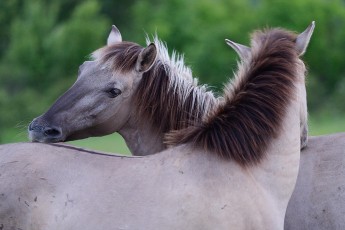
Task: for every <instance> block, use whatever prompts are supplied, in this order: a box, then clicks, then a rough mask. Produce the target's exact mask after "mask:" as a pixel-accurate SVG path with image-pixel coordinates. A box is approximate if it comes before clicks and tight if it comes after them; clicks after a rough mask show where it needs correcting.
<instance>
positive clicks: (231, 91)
mask: <svg viewBox="0 0 345 230" xmlns="http://www.w3.org/2000/svg"><path fill="white" fill-rule="evenodd" d="M296 38H297V35H295V34H293V33H291V32H288V31H284V30H282V29H271V30H264V31H257V32H255V33H254V34H253V35H252V40H251V41H252V42H251V55H250V57H249V58H248V59H247V60H243V61H242V62H241V63H239V64H238V65H239V67H238V72H237V73H236V75H235V79H234V80H233V81H230V82H229V84H228V85H227V86H226V87H225V89H224V95H225V100H224V103H222V104H219V105H218V106H217V108H216V109H215V110H214V112H213V113H212V114H209V115H208V116H207V117H206V119H205V120H204V121H203V122H201V123H199V124H198V125H194V126H190V127H187V128H185V129H183V130H179V131H173V132H171V133H169V134H167V135H166V144H168V145H178V144H184V143H190V144H192V145H193V146H194V147H199V148H203V149H206V150H207V151H210V152H213V153H216V154H218V155H219V156H221V157H223V158H226V159H229V160H234V161H235V162H237V163H238V164H240V165H241V166H249V165H255V164H257V163H259V162H260V161H261V160H262V159H263V158H264V157H265V151H266V150H267V148H268V145H269V144H270V142H271V140H272V139H273V138H275V137H277V136H278V134H279V133H280V131H281V128H282V127H281V126H282V121H283V118H284V116H285V114H286V111H287V106H288V105H289V103H290V101H291V99H292V97H294V92H295V85H294V83H295V82H296V79H297V74H296V73H297V69H296V68H297V65H298V55H297V51H296V49H295V40H296Z"/></svg>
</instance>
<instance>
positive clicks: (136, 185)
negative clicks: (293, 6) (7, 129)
mask: <svg viewBox="0 0 345 230" xmlns="http://www.w3.org/2000/svg"><path fill="white" fill-rule="evenodd" d="M261 40H267V42H264V43H261V42H257V41H261ZM302 40H303V41H304V42H302ZM296 41H298V42H296ZM305 41H306V37H305V36H297V35H295V34H293V33H290V32H286V31H283V30H278V29H276V30H274V29H273V30H269V31H264V32H262V33H256V35H255V36H254V37H253V42H252V43H253V48H252V52H253V53H254V54H255V55H253V59H252V60H251V61H250V62H249V63H244V64H243V65H242V66H240V69H241V68H242V71H240V73H241V74H239V77H243V78H244V79H245V80H243V81H239V85H238V86H237V87H235V88H237V89H238V90H239V91H240V93H241V94H242V95H243V96H241V97H240V99H239V100H235V101H232V100H228V99H229V98H226V100H224V102H223V103H222V104H221V105H220V107H219V108H218V109H217V110H216V111H218V112H221V111H223V112H226V111H227V110H228V109H227V108H232V106H235V105H236V106H235V107H236V108H238V109H237V110H236V109H234V110H231V109H230V110H231V112H232V113H234V114H239V112H240V111H241V110H242V107H241V106H242V105H243V106H248V104H246V102H247V103H250V102H251V101H257V100H261V102H262V104H260V107H261V108H263V109H268V108H269V107H270V106H271V105H272V104H271V103H272V102H274V101H275V102H279V103H278V104H279V105H280V106H279V108H280V109H281V110H274V109H271V110H268V111H269V113H265V112H267V111H262V110H261V112H264V113H262V114H261V115H262V116H259V119H257V118H256V117H254V116H244V117H242V118H241V116H235V117H236V118H237V121H238V122H239V123H240V124H254V123H255V122H259V123H258V124H260V125H263V124H266V125H268V126H269V127H270V131H269V132H268V133H266V132H264V130H262V132H259V133H263V134H267V135H263V139H262V140H261V141H262V143H264V145H265V147H260V148H257V147H256V144H257V142H254V141H253V142H248V143H247V145H246V146H245V145H243V144H242V145H239V146H240V147H239V148H236V147H235V150H234V151H233V152H231V153H230V155H228V156H225V158H226V159H224V157H220V155H221V153H222V152H221V151H222V150H221V151H218V150H219V149H217V148H212V147H211V148H207V149H205V148H200V145H199V144H200V143H199V142H198V140H197V141H193V143H189V142H188V141H187V142H186V143H184V144H179V145H177V146H175V147H172V148H169V149H167V150H165V151H163V152H162V153H161V154H154V155H150V156H146V157H142V158H124V157H121V158H119V157H114V158H113V159H106V160H107V162H108V164H110V165H109V166H107V165H103V164H98V163H97V162H93V161H87V162H88V163H85V162H84V163H85V165H84V166H85V167H84V168H83V167H81V168H80V166H78V164H83V163H81V162H80V161H79V160H78V159H76V155H75V154H73V153H71V152H69V154H70V155H72V156H71V157H68V159H67V158H66V159H65V160H67V161H66V162H68V164H64V167H63V168H61V162H57V161H58V160H57V158H60V157H57V158H55V157H54V156H56V155H64V156H65V155H66V152H65V151H59V152H60V153H58V154H56V152H55V153H54V154H49V153H48V154H40V153H39V152H34V149H31V150H32V151H33V153H32V154H31V156H32V157H29V156H27V157H25V158H27V160H28V161H27V162H25V161H26V160H25V159H22V160H21V161H19V158H20V157H23V156H19V155H20V154H6V155H5V157H6V158H7V160H9V161H7V160H6V161H4V164H3V165H8V163H10V164H12V165H11V167H12V168H13V165H15V164H16V163H17V162H20V163H23V162H24V163H25V165H24V166H26V165H27V166H26V167H24V169H23V170H21V171H20V170H16V171H15V172H18V174H16V175H15V176H14V177H18V176H19V177H20V176H21V175H25V182H28V184H29V185H30V184H31V185H32V184H34V183H30V182H29V181H30V178H31V179H33V178H37V175H39V178H43V179H42V180H43V181H47V183H43V184H44V185H43V184H42V186H39V188H38V189H35V188H32V187H31V188H29V189H28V190H34V193H35V197H34V199H33V200H34V202H37V203H36V205H35V206H34V207H41V208H37V209H34V210H31V211H29V214H28V211H27V210H23V209H21V208H20V207H13V206H11V205H14V206H18V205H19V204H18V203H13V202H9V204H10V205H9V206H10V207H7V210H5V212H4V213H5V214H4V215H1V216H2V217H3V220H7V222H6V224H8V223H13V221H14V222H15V223H19V224H18V225H17V226H19V225H26V226H34V227H35V229H40V228H49V229H54V227H56V226H58V228H63V229H69V228H71V226H73V228H83V229H94V228H109V227H112V228H113V226H114V224H116V225H117V226H119V227H118V228H119V229H121V228H130V229H138V228H142V227H143V226H145V228H153V229H156V228H159V227H160V228H162V226H164V228H165V229H176V228H188V229H203V228H204V229H209V228H211V227H212V228H217V229H229V228H234V229H252V228H256V229H267V228H273V229H282V228H283V223H284V215H285V210H286V206H287V202H288V200H289V198H290V196H291V193H292V190H293V187H294V184H295V181H296V177H297V171H298V165H299V152H300V125H299V121H300V117H299V112H300V107H301V105H300V103H301V100H305V98H301V97H300V92H301V91H302V89H303V87H304V66H303V65H301V63H300V59H299V56H298V55H299V51H298V50H299V49H300V47H299V46H300V44H303V46H306V45H307V42H305ZM108 42H109V39H108ZM272 43H274V44H275V48H274V49H269V50H268V49H267V44H271V45H272ZM130 44H132V43H130ZM130 44H128V43H126V44H125V47H127V48H128V45H130ZM121 45H124V43H123V42H121V43H120V44H114V45H113V47H112V48H113V49H112V50H113V51H114V50H115V48H118V47H119V46H121ZM107 48H108V47H106V48H105V50H108V49H107ZM139 50H140V51H139V52H136V55H134V58H133V55H132V58H130V59H129V60H130V61H131V62H130V65H121V63H118V62H114V61H113V62H111V65H109V63H108V65H107V61H104V60H109V59H110V58H112V57H114V56H116V54H118V53H117V52H111V53H107V52H102V51H104V49H103V50H101V51H100V52H96V53H95V56H96V58H95V59H96V60H95V62H94V63H92V64H93V65H92V66H93V67H96V66H97V67H98V68H96V69H92V68H91V69H90V68H89V69H88V70H87V71H90V72H93V73H95V72H97V71H103V72H114V70H113V71H111V69H114V68H115V69H116V73H117V75H116V77H119V76H120V77H122V78H120V79H115V76H114V75H113V74H109V75H108V77H109V76H110V77H111V78H112V79H111V80H112V81H111V84H110V85H109V84H107V86H108V88H106V89H105V88H103V87H102V86H103V85H102V84H101V83H100V82H99V81H97V83H98V84H97V89H98V91H97V93H96V94H91V96H90V97H87V98H88V99H87V100H86V101H87V102H88V101H91V100H92V97H95V96H99V95H103V97H102V96H101V99H99V100H107V97H106V96H105V95H107V96H108V97H109V98H110V97H113V99H114V98H115V99H116V98H117V97H118V96H119V95H123V96H122V98H124V99H125V100H127V101H128V98H129V97H130V96H131V93H135V92H133V91H135V90H133V88H131V87H130V86H132V85H133V84H134V83H137V82H136V81H138V79H131V78H130V77H128V75H132V76H133V75H135V76H138V73H142V72H143V71H145V70H146V71H147V72H150V70H149V69H151V67H152V63H153V59H155V56H156V55H155V54H156V52H155V50H156V49H155V46H154V45H149V46H148V47H146V48H141V49H139ZM124 51H125V52H122V54H128V53H130V50H128V49H125V50H124ZM102 54H108V55H105V56H103V55H102ZM98 55H100V56H98ZM97 57H98V58H97ZM99 57H101V59H102V60H103V62H102V61H99V60H98V61H97V59H99ZM269 57H270V58H269ZM272 57H275V58H272ZM277 57H279V58H277ZM258 58H260V59H261V58H262V60H264V61H263V62H257V61H258ZM254 63H260V64H254ZM102 64H103V65H102ZM122 64H123V63H122ZM127 64H128V63H127ZM92 66H91V67H92ZM118 67H122V69H121V70H119V68H118ZM247 67H252V68H254V69H255V71H253V69H252V68H249V69H246V68H247ZM129 69H131V70H130V71H129ZM125 70H127V71H125ZM280 71H282V72H280ZM90 72H89V73H90ZM125 73H127V78H124V75H125ZM80 77H81V76H79V78H80ZM97 80H98V79H97ZM101 80H102V79H101ZM103 80H104V79H103ZM272 81H273V82H274V83H273V84H270V83H272ZM279 82H280V83H281V84H278V83H279ZM84 83H85V82H84ZM108 83H109V82H108ZM242 83H243V84H242ZM254 83H255V84H258V87H248V86H253V85H255V84H254ZM78 84H83V81H79V82H78V80H77V82H76V83H75V85H78ZM276 84H278V85H279V86H281V87H277V85H276ZM114 86H115V87H114ZM72 88H73V87H72ZM264 88H266V89H265V90H264ZM255 91H256V92H257V93H259V92H265V91H266V93H267V95H266V96H265V97H264V98H261V97H258V95H257V94H255V93H254V92H255ZM66 94H68V92H67V93H66ZM66 94H65V95H66ZM259 95H261V94H260V93H259ZM277 95H285V96H284V97H279V96H278V97H277ZM69 96H72V100H73V101H75V102H78V101H77V99H78V98H80V96H82V97H86V96H85V95H80V94H78V93H73V92H71V91H70V92H69ZM65 99H67V97H65ZM271 99H272V100H271ZM58 101H59V100H58ZM265 102H266V103H269V104H270V106H267V104H265ZM118 103H119V102H116V101H115V102H113V104H118ZM75 104H76V106H78V103H75ZM108 105H109V106H112V105H111V103H109V104H108ZM58 107H60V108H63V107H64V105H63V103H60V104H59V106H58ZM113 107H114V106H113ZM65 108H67V107H65ZM150 109H151V111H156V108H150ZM249 109H253V108H252V107H250V106H249ZM258 109H259V110H260V108H258ZM49 111H50V114H53V112H52V111H51V110H48V112H47V113H49ZM55 111H57V109H56V110H55ZM118 111H119V113H118V114H120V115H121V116H125V115H124V114H125V112H126V111H124V110H121V109H118ZM247 112H248V111H247ZM271 112H272V113H273V114H272V113H271ZM47 113H46V114H45V115H47ZM85 113H86V112H85ZM223 115H224V114H223ZM97 116H98V117H101V116H102V119H103V120H109V119H111V117H109V115H107V114H105V115H100V114H97V111H95V110H93V111H91V112H90V113H89V118H88V119H86V120H83V123H84V124H91V123H92V122H91V120H92V118H93V117H97ZM267 116H272V117H273V119H271V120H269V119H267ZM43 117H44V118H45V122H46V123H45V124H44V125H43V123H40V120H39V119H38V120H35V121H34V122H33V124H32V125H30V126H31V127H30V130H31V131H33V132H32V133H31V134H30V135H31V137H32V139H33V140H35V141H40V140H42V139H41V138H42V136H49V138H51V139H52V140H54V139H59V138H66V139H67V136H63V132H62V128H61V127H59V126H57V125H58V124H57V123H55V124H54V126H53V125H52V124H49V123H47V120H48V119H47V116H43ZM250 119H252V120H250ZM42 120H43V119H42ZM215 120H216V121H217V119H216V118H215V117H214V116H211V115H209V116H208V118H207V120H206V121H207V124H208V126H207V128H208V129H210V130H213V131H212V132H211V133H208V132H203V133H204V134H205V135H206V136H207V135H209V134H211V137H213V135H214V134H215V133H214V131H215V130H217V127H218V126H217V125H220V124H221V122H220V123H219V122H215V123H213V122H212V121H215ZM244 120H246V121H244ZM62 121H63V120H62ZM268 121H270V122H271V123H267V122H268ZM224 122H225V123H226V122H229V121H227V120H225V121H224ZM231 122H232V121H230V123H231ZM76 123H77V122H76ZM210 123H213V124H214V125H210ZM78 125H80V124H75V125H74V126H73V127H78ZM91 125H92V124H91ZM91 125H90V126H91ZM93 125H95V126H97V127H98V128H99V127H100V126H102V123H99V124H93ZM90 126H89V128H90ZM73 127H72V128H73ZM188 127H189V126H188ZM193 127H196V128H198V127H199V126H193ZM235 127H236V128H241V127H242V126H235ZM260 127H261V126H260ZM260 127H254V128H253V129H237V130H232V129H229V130H227V131H226V130H225V129H223V130H222V131H224V132H227V135H228V136H229V137H231V136H232V137H234V136H236V135H234V134H232V132H234V133H236V134H239V135H240V137H245V136H246V135H251V134H253V132H256V131H258V129H260ZM113 128H114V127H108V130H110V129H113ZM94 130H95V131H93V130H91V129H87V131H88V132H89V133H90V134H97V133H98V132H97V130H98V129H97V128H96V129H94ZM244 132H248V133H246V134H244ZM215 135H217V134H215ZM78 136H79V137H80V136H82V134H81V133H80V132H75V133H74V134H72V135H71V136H70V137H68V138H70V139H72V138H74V137H78ZM228 141H229V142H232V141H234V140H233V139H229V140H228ZM258 141H259V142H260V140H258ZM210 142H214V143H209V144H210V145H209V146H208V147H210V146H217V144H218V143H219V142H218V141H217V140H216V139H212V138H211V139H210ZM233 144H236V143H233ZM36 145H37V144H36ZM234 146H235V145H234ZM287 146H289V148H287ZM50 147H51V146H50ZM237 147H238V146H237ZM241 148H242V149H241ZM241 150H246V151H248V152H249V153H252V151H253V150H256V151H257V152H255V156H254V157H252V158H247V159H245V160H241V157H239V155H238V154H239V153H240V152H239V151H241ZM47 151H48V152H49V151H53V150H52V149H51V150H49V149H48V150H47ZM243 154H244V156H246V157H247V156H248V153H245V152H244V153H243ZM64 156H61V158H62V159H63V158H64ZM5 157H4V158H5ZM11 157H12V159H9V158H11ZM17 157H19V158H17ZM16 159H17V160H16ZM33 159H40V160H39V161H37V162H32V163H30V162H31V161H33ZM73 159H74V160H73ZM46 160H47V161H46ZM43 161H44V162H56V163H57V164H52V165H47V164H42V162H43ZM11 162H12V163H11ZM22 166H23V165H20V166H19V168H22ZM89 167H91V168H93V169H91V170H90V173H91V174H90V173H87V172H86V171H88V168H89ZM104 167H109V170H108V171H107V170H106V171H107V172H108V173H109V174H107V172H106V171H104ZM3 168H4V167H3ZM7 168H8V167H7ZM26 169H27V170H26ZM23 171H24V174H21V173H22V172H23ZM52 172H53V173H52ZM54 172H55V173H54ZM130 172H132V175H133V172H135V175H133V177H131V180H128V179H127V178H124V177H123V176H124V175H126V176H128V175H130V174H129V173H130ZM57 174H58V175H57ZM176 174H177V175H180V177H179V178H176V177H172V175H175V176H176ZM12 175H13V174H12ZM104 175H105V177H104ZM47 178H48V179H47ZM61 178H63V180H64V181H63V182H64V183H63V184H61V183H60V184H59V183H58V182H59V181H60V182H61ZM102 178H103V179H104V178H107V179H106V182H105V181H104V180H103V181H102V180H101V179H102ZM132 178H133V180H132ZM79 179H80V181H84V180H86V181H88V183H86V184H84V183H78V180H79ZM110 180H111V181H110ZM91 182H92V183H91ZM22 184H23V183H19V182H18V183H10V184H9V185H6V186H4V188H6V191H4V190H3V191H2V193H3V194H5V195H6V200H11V199H13V198H15V199H18V192H19V193H20V191H28V190H27V189H24V190H21V189H18V188H15V186H20V187H21V188H23V187H25V185H24V186H21V185H22ZM24 184H25V183H24ZM110 184H111V185H112V186H110V187H108V188H107V186H109V185H110ZM43 187H44V188H43ZM211 187H212V188H213V189H212V191H211V190H210V188H211ZM80 189H83V190H85V191H87V193H86V194H82V195H80ZM19 190H20V191H19ZM38 190H39V191H38ZM133 190H136V191H137V193H139V194H140V195H138V196H135V195H134V196H133V194H130V191H133ZM10 191H15V192H10ZM61 191H68V193H66V194H65V196H60V195H61V193H60V192H61ZM24 193H25V192H24ZM28 193H30V191H28ZM52 193H53V194H52ZM92 194H93V195H97V197H96V199H97V200H95V199H90V198H91V197H93V195H92ZM5 195H4V196H5ZM36 196H37V197H36ZM38 196H43V198H42V199H39V198H38ZM71 197H73V198H74V199H72V198H71ZM109 197H111V198H112V199H111V200H112V201H113V202H114V203H112V204H116V205H115V206H113V205H112V204H109V203H108V205H103V204H105V203H106V202H107V200H108V201H109ZM215 197H217V199H216V200H215V199H214V198H215ZM55 198H56V199H55ZM75 199H77V200H75ZM39 201H40V203H38V202H39ZM85 201H88V202H85ZM24 203H25V202H24ZM26 203H28V202H26ZM69 204H70V206H69V207H71V206H72V209H73V210H71V209H69V210H68V211H66V210H62V209H64V208H65V207H67V206H68V205H69ZM100 204H101V205H100ZM219 204H222V206H221V207H220V208H219ZM25 205H26V204H25ZM88 207H89V208H88ZM90 207H96V208H95V209H97V211H96V210H95V209H91V210H90ZM43 209H44V210H43ZM13 210H15V211H18V212H20V214H22V215H16V214H13V213H12V214H7V216H6V213H11V212H10V211H13ZM15 211H13V212H15ZM64 211H66V212H64ZM95 212H97V213H98V214H99V213H108V215H107V216H108V217H109V218H106V219H107V220H104V221H103V220H100V219H98V218H94V217H95V216H94V214H95ZM109 213H110V214H109ZM17 214H18V213H17ZM42 214H44V215H45V218H42ZM18 216H22V218H18V219H16V220H13V217H18ZM23 216H24V217H23ZM38 216H40V217H39V218H37V217H38ZM11 217H12V218H11ZM181 217H183V218H181ZM11 221H12V222H11ZM41 226H44V227H41Z"/></svg>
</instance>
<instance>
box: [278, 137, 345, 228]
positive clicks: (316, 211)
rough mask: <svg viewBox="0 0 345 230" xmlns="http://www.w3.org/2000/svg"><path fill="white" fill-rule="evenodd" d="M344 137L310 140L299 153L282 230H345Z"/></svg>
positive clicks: (313, 138)
mask: <svg viewBox="0 0 345 230" xmlns="http://www.w3.org/2000/svg"><path fill="white" fill-rule="evenodd" d="M344 140H345V133H338V134H332V135H326V136H320V137H311V138H310V140H309V145H308V147H307V148H306V149H305V150H303V151H302V153H301V163H300V169H299V174H298V180H297V184H296V187H295V190H294V193H293V195H292V197H291V200H290V202H289V205H288V209H287V212H286V218H285V229H315V230H318V229H320V230H321V229H339V230H340V229H344V226H345V219H344V216H345V203H344V200H345V158H344V155H345V146H344V145H345V141H344Z"/></svg>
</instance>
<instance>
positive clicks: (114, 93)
mask: <svg viewBox="0 0 345 230" xmlns="http://www.w3.org/2000/svg"><path fill="white" fill-rule="evenodd" d="M121 93H122V92H121V90H119V89H118V88H112V89H110V90H108V94H109V97H111V98H115V97H117V96H119V95H120V94H121Z"/></svg>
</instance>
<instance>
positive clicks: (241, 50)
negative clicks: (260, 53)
mask: <svg viewBox="0 0 345 230" xmlns="http://www.w3.org/2000/svg"><path fill="white" fill-rule="evenodd" d="M225 42H226V44H228V45H229V46H230V47H231V48H233V49H234V50H235V51H236V53H237V54H238V55H239V56H240V58H241V60H244V59H247V58H248V57H249V54H250V48H249V47H247V46H245V45H241V44H238V43H236V42H233V41H231V40H229V39H225Z"/></svg>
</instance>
